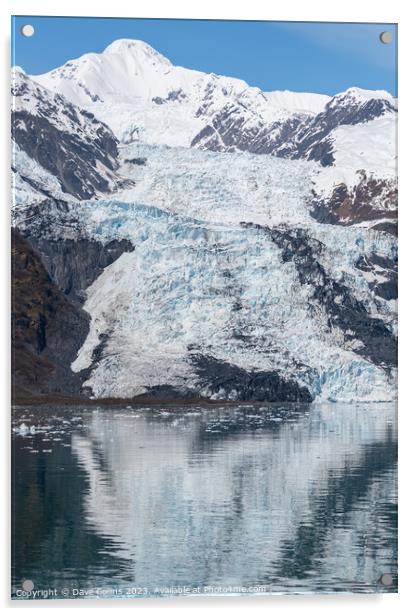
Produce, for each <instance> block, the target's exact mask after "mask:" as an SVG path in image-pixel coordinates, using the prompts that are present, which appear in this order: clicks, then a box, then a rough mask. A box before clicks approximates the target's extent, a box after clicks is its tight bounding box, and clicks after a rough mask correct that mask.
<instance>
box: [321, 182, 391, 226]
mask: <svg viewBox="0 0 415 616" xmlns="http://www.w3.org/2000/svg"><path fill="white" fill-rule="evenodd" d="M359 173H360V179H359V181H358V183H357V184H356V186H354V187H352V188H350V187H347V186H346V184H338V185H337V186H335V187H334V189H333V192H332V193H331V195H330V197H328V198H326V199H321V198H317V197H315V198H314V200H313V201H312V203H311V215H312V216H313V217H314V218H315V219H316V220H318V222H321V223H324V224H332V225H343V226H349V225H353V224H356V223H361V222H371V221H376V220H379V221H383V227H381V224H382V223H380V224H379V225H378V227H376V228H378V230H384V231H386V232H389V233H392V234H394V235H396V234H397V219H398V187H397V182H396V181H395V180H387V179H380V178H374V177H372V176H370V175H369V176H368V175H367V174H366V172H365V171H363V170H362V171H360V172H359ZM385 219H386V220H389V221H390V222H389V223H388V225H387V226H385Z"/></svg>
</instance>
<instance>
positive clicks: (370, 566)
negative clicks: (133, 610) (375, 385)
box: [12, 404, 397, 598]
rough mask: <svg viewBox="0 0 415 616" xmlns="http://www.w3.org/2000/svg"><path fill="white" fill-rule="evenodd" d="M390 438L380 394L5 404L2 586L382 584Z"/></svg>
mask: <svg viewBox="0 0 415 616" xmlns="http://www.w3.org/2000/svg"><path fill="white" fill-rule="evenodd" d="M396 448H397V435H396V414H395V407H394V405H389V404H376V405H367V404H366V405H340V404H331V405H330V404H328V405H315V406H311V407H307V406H305V407H304V406H298V407H297V406H293V405H268V406H260V405H259V406H258V405H256V406H247V405H245V406H238V407H223V408H219V407H215V408H202V407H194V408H189V407H187V408H171V409H168V408H147V409H135V408H130V407H127V408H125V409H121V408H99V407H96V408H87V409H84V408H82V407H81V408H79V407H77V408H69V407H65V408H62V407H38V408H33V407H31V408H30V409H24V408H16V409H15V410H14V414H13V460H14V461H13V468H14V478H13V484H14V485H13V515H12V519H13V537H14V541H13V549H12V594H13V596H14V597H16V598H26V597H33V596H34V595H35V598H41V596H45V597H46V596H48V597H57V598H67V597H69V598H79V597H83V596H87V597H96V596H98V597H108V596H109V597H118V596H122V597H126V596H154V595H171V594H174V595H177V594H229V593H231V594H244V593H252V592H259V593H263V592H267V593H282V592H284V593H287V592H297V593H303V592H396V590H397V528H396V525H397V496H396V487H397V477H396V461H397V460H396V459H397V451H396ZM385 573H388V574H391V576H392V577H391V579H390V580H389V581H390V582H391V583H390V584H389V585H386V586H385V585H384V584H382V583H381V581H380V580H381V576H382V575H383V574H385ZM24 580H26V581H27V580H31V581H33V584H34V589H33V591H32V592H31V593H30V592H29V593H27V592H26V593H24V592H22V584H23V582H24ZM36 590H37V591H38V593H37V595H36V593H35V591H36Z"/></svg>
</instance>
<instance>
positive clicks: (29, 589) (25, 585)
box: [22, 580, 35, 592]
mask: <svg viewBox="0 0 415 616" xmlns="http://www.w3.org/2000/svg"><path fill="white" fill-rule="evenodd" d="M34 587H35V585H34V584H33V582H32V580H25V581H24V582H23V584H22V588H23V590H25V591H26V592H32V590H33V589H34Z"/></svg>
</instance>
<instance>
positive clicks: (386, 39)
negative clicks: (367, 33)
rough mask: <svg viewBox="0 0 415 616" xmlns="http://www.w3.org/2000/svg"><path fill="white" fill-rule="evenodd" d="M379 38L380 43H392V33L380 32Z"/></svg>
mask: <svg viewBox="0 0 415 616" xmlns="http://www.w3.org/2000/svg"><path fill="white" fill-rule="evenodd" d="M379 38H380V42H381V43H383V44H384V45H389V43H392V32H388V31H386V32H381V33H380V35H379Z"/></svg>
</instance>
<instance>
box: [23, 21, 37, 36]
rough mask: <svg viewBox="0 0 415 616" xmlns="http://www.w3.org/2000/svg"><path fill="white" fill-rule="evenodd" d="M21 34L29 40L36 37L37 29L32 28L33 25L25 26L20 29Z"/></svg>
mask: <svg viewBox="0 0 415 616" xmlns="http://www.w3.org/2000/svg"><path fill="white" fill-rule="evenodd" d="M20 32H21V33H22V34H23V36H26V37H27V38H29V37H31V36H33V35H34V33H35V29H34V27H33V26H32V24H25V25H24V26H22V27H21V28H20Z"/></svg>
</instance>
